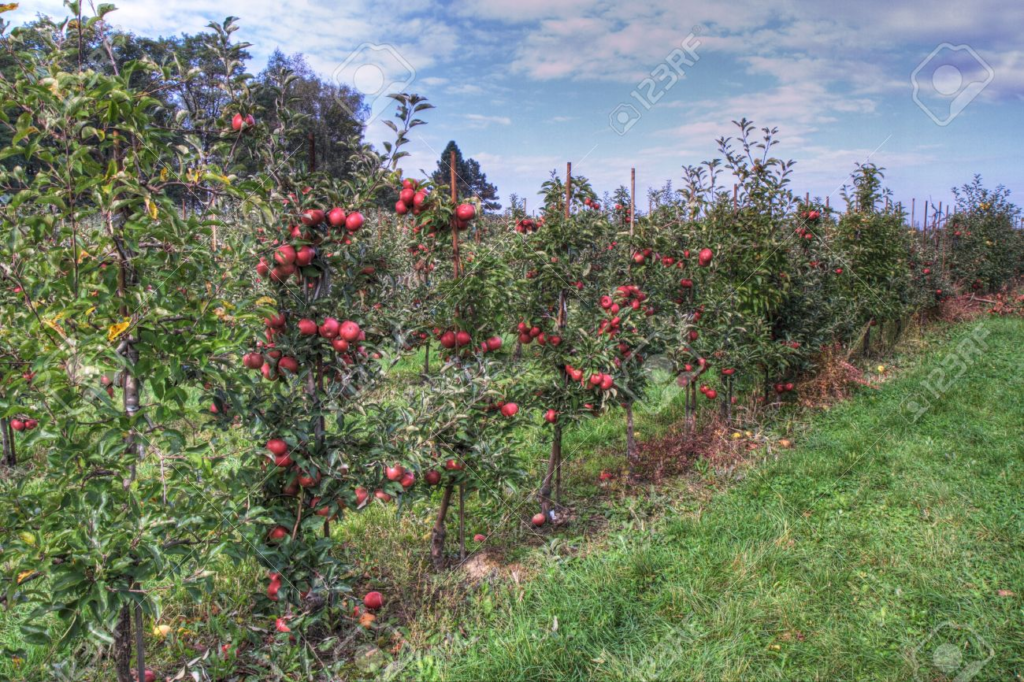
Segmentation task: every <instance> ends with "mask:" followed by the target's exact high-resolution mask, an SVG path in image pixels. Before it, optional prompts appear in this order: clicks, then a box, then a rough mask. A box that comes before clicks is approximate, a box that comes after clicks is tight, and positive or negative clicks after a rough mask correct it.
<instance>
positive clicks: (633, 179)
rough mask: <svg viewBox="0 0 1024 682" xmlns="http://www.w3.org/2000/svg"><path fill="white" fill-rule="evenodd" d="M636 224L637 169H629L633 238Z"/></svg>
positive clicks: (630, 216) (630, 215)
mask: <svg viewBox="0 0 1024 682" xmlns="http://www.w3.org/2000/svg"><path fill="white" fill-rule="evenodd" d="M635 224H636V168H630V169H629V236H630V237H632V236H633V226H634V225H635Z"/></svg>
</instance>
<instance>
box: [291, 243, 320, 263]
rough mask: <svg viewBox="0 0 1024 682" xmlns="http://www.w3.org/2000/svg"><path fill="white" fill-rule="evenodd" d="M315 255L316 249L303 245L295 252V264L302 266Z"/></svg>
mask: <svg viewBox="0 0 1024 682" xmlns="http://www.w3.org/2000/svg"><path fill="white" fill-rule="evenodd" d="M315 255H316V251H314V250H313V248H312V247H309V246H303V247H300V248H299V250H298V251H297V252H296V253H295V265H297V266H299V267H300V268H304V267H306V266H307V265H309V264H310V263H312V262H313V257H314V256H315Z"/></svg>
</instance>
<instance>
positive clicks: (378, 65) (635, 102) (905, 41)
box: [8, 0, 1024, 208]
mask: <svg viewBox="0 0 1024 682" xmlns="http://www.w3.org/2000/svg"><path fill="white" fill-rule="evenodd" d="M120 7H121V8H120V9H119V10H118V11H117V12H116V13H114V14H112V15H110V19H111V21H112V23H115V24H117V25H119V26H121V27H123V28H127V29H129V30H132V31H135V32H137V33H140V34H144V35H150V36H158V35H161V34H163V35H166V34H169V33H174V32H182V31H184V32H195V31H199V30H201V29H202V28H203V26H204V25H205V24H206V22H207V21H210V20H218V21H219V20H221V19H223V17H224V15H225V14H226V13H229V11H230V13H234V14H238V15H239V16H240V19H241V26H242V29H241V30H240V31H239V32H238V34H236V35H238V36H239V38H240V39H242V40H246V41H249V42H252V43H253V44H254V45H253V47H252V48H251V51H252V53H253V55H254V57H255V59H254V63H253V65H252V69H253V70H254V71H258V70H259V69H260V68H261V67H262V65H263V63H264V62H265V60H266V57H267V56H268V55H269V54H270V53H271V52H272V51H273V50H274V49H275V48H280V49H281V50H283V51H284V52H286V53H294V52H303V53H304V54H306V55H307V58H308V59H309V61H310V63H311V64H312V65H313V66H314V68H316V69H317V70H319V71H320V72H322V73H323V74H324V75H325V76H327V77H334V78H337V79H339V80H341V81H343V82H349V83H350V84H351V83H352V81H355V84H356V85H359V86H361V87H363V88H364V89H368V90H373V89H376V87H377V85H378V83H379V81H376V82H375V79H382V80H383V81H384V82H385V84H386V87H387V84H401V83H404V82H406V81H408V80H411V84H410V85H409V86H408V87H407V88H406V89H407V90H410V91H414V92H418V93H420V94H422V95H426V96H427V97H429V98H430V100H431V101H432V102H433V103H434V104H435V105H436V106H437V107H438V108H437V109H436V110H434V111H431V112H428V116H427V117H426V118H427V120H428V121H429V125H427V126H424V127H421V128H418V129H417V134H416V135H415V136H414V139H413V144H412V145H411V146H410V151H412V153H413V156H412V158H411V159H408V160H407V162H406V163H405V164H403V165H404V167H405V169H406V170H407V172H410V173H414V171H416V170H417V169H420V168H423V169H427V170H432V169H433V167H434V165H435V163H436V158H437V155H438V153H439V152H440V150H441V149H442V148H443V147H444V145H445V144H446V143H447V141H448V140H449V139H455V140H456V141H457V142H458V143H459V146H460V147H461V148H462V150H463V152H464V153H465V154H466V155H468V156H472V157H474V158H476V159H477V160H478V161H480V162H481V165H482V167H483V169H484V171H485V172H486V173H487V174H488V177H489V178H490V179H491V180H492V181H493V182H495V183H496V184H497V185H498V188H499V194H500V195H501V198H502V199H503V200H504V199H506V198H507V197H508V195H509V193H511V192H516V193H518V194H519V195H520V196H525V197H527V198H528V200H529V201H530V205H531V208H532V207H533V206H535V205H536V201H537V197H536V192H537V190H538V189H539V185H540V183H541V182H542V181H543V180H544V179H545V178H546V177H547V175H548V173H549V172H550V170H552V169H556V168H557V169H558V170H559V172H560V173H564V169H565V162H566V161H572V162H573V167H574V169H575V170H576V171H577V172H579V173H582V174H584V175H586V176H588V177H589V178H590V179H591V180H592V181H593V183H594V184H595V187H596V189H597V190H598V191H599V192H602V191H605V190H608V191H611V190H613V189H614V188H615V187H616V186H618V185H619V184H628V179H629V170H630V168H631V167H633V166H635V167H636V169H637V185H638V205H639V206H640V207H641V208H644V207H645V206H646V199H645V193H644V189H645V188H646V187H648V186H661V185H662V184H664V182H665V181H666V180H670V179H671V180H672V181H673V183H674V185H675V186H677V187H678V186H679V185H680V176H681V170H680V168H681V166H682V165H684V164H693V163H698V162H700V161H702V160H705V159H710V158H714V157H716V156H717V150H716V144H715V139H716V138H717V137H719V136H721V135H729V134H732V131H733V127H732V125H731V123H730V121H731V120H733V119H736V118H739V117H742V116H746V117H747V118H750V119H753V120H754V121H755V122H756V123H757V124H758V125H759V126H760V125H768V126H777V127H778V128H779V139H780V141H781V142H782V146H781V147H779V149H778V155H779V156H782V157H785V158H791V159H794V160H796V161H797V165H796V171H795V174H794V184H793V186H794V189H795V190H797V191H798V192H800V193H803V192H804V191H809V192H810V193H811V194H812V195H818V196H825V195H831V196H832V201H833V204H837V203H838V202H839V194H838V188H839V187H840V186H841V185H842V184H843V183H844V182H845V181H846V180H847V179H848V176H849V173H850V171H851V170H852V169H853V167H854V162H857V161H860V162H864V161H867V160H870V161H873V162H875V163H877V164H879V165H881V166H884V167H885V168H886V169H887V170H886V184H887V185H888V186H890V187H891V188H892V189H893V190H894V192H895V195H896V197H897V199H903V200H905V201H907V202H909V199H910V198H911V197H916V198H917V200H918V205H919V206H920V204H921V202H922V201H923V200H924V199H925V198H929V199H931V200H932V201H935V202H938V201H943V202H948V201H949V200H950V199H951V194H950V191H949V189H950V187H952V186H953V185H959V184H961V183H964V182H967V181H969V180H970V179H971V176H972V175H973V174H974V173H981V174H982V175H983V176H984V179H985V181H986V184H988V185H995V184H1000V183H1001V184H1004V185H1006V186H1007V187H1009V188H1010V189H1011V190H1012V191H1013V192H1014V198H1015V199H1016V200H1017V201H1022V200H1024V172H1022V171H1021V163H1020V160H1019V159H1020V153H1019V151H1020V147H1021V142H1022V141H1024V140H1022V132H1021V128H1022V124H1024V49H1022V48H1021V41H1020V38H1019V33H1020V29H1021V27H1022V26H1024V3H1021V2H1020V0H973V1H970V2H964V0H930V1H928V2H925V1H923V0H914V1H911V2H892V1H891V0H886V1H883V0H858V1H857V2H821V1H814V0H787V1H785V2H773V3H764V2H756V1H754V0H739V1H735V2H730V3H722V2H715V1H714V0H697V1H690V0H683V1H682V2H680V1H679V0H649V1H648V2H647V3H644V4H643V5H640V4H636V3H614V2H605V1H601V0H561V1H559V0H469V1H466V2H438V1H436V0H406V1H404V2H393V1H391V0H385V1H383V2H369V1H365V2H364V1H363V0H358V1H350V2H345V3H343V4H339V3H328V2H309V1H305V2H303V1H299V2H290V3H287V4H282V3H278V2H273V3H272V2H265V1H264V0H256V1H254V2H246V3H237V5H236V6H235V7H234V8H230V7H228V6H226V5H224V4H221V3H212V2H209V1H208V0H161V1H160V2H157V1H156V0H134V1H133V2H131V3H130V4H129V3H124V2H122V3H121V4H120ZM36 12H42V13H49V14H52V15H61V14H63V10H62V8H61V7H60V5H59V3H57V2H54V1H53V0H45V1H44V2H40V3H33V4H32V5H31V6H30V5H29V4H28V3H23V4H22V8H21V9H19V10H17V12H16V13H15V14H14V18H15V20H19V19H20V20H28V19H30V18H31V17H32V16H33V15H34V14H35V13H36ZM8 16H9V17H10V16H11V15H8ZM944 44H948V45H951V46H953V47H954V48H957V47H959V46H968V47H969V48H970V49H969V50H967V49H949V48H943V47H941V46H942V45H944ZM683 57H685V59H683ZM670 62H674V63H675V67H673V66H672V64H671V63H670ZM919 67H920V69H919ZM915 70H917V71H918V72H917V76H916V81H917V83H918V85H919V89H918V94H917V99H918V100H919V101H920V102H921V105H922V106H919V104H918V103H917V102H915V98H914V82H913V81H914V79H913V78H912V74H914V72H915ZM652 74H653V76H652ZM669 74H672V75H669ZM645 78H652V79H653V80H654V81H655V82H654V84H653V86H652V85H651V84H647V85H644V83H643V81H644V79H645ZM648 91H650V92H651V93H652V94H653V98H652V97H649V96H648V95H647V94H645V93H647V92H648ZM632 93H636V94H635V95H633V94H632ZM652 99H657V102H656V103H653V102H652ZM623 104H626V105H629V106H630V107H632V109H630V108H629V107H625V108H621V109H618V110H617V108H618V107H620V105H623ZM648 106H649V108H648ZM925 109H928V111H930V112H931V116H929V114H928V113H926V111H925ZM375 111H376V110H375ZM621 111H624V112H625V113H624V115H623V118H622V119H621V120H618V121H616V119H615V117H614V116H613V114H615V113H618V112H621ZM389 113H390V112H387V111H384V112H383V113H382V115H383V116H387V115H388V114H389ZM637 114H640V116H639V118H637ZM940 124H944V125H940ZM627 126H628V130H626V131H625V132H624V134H619V133H620V132H622V131H623V128H625V127H627ZM616 128H618V130H616ZM389 132H390V131H388V129H387V128H385V127H384V126H383V125H382V124H381V123H380V118H377V119H375V120H373V121H371V122H370V124H369V125H368V129H367V136H368V138H369V139H370V140H371V141H372V142H375V143H378V142H379V141H381V140H383V139H387V137H388V133H389Z"/></svg>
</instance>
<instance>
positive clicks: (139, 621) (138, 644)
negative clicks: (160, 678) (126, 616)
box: [135, 601, 146, 682]
mask: <svg viewBox="0 0 1024 682" xmlns="http://www.w3.org/2000/svg"><path fill="white" fill-rule="evenodd" d="M143 632H144V630H143V618H142V602H141V601H138V602H135V671H136V673H138V676H137V677H136V680H138V682H144V680H145V679H146V645H145V643H144V641H143Z"/></svg>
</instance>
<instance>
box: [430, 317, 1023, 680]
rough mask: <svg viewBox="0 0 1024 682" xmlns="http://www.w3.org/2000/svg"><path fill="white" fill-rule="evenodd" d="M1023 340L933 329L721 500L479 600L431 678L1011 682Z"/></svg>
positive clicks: (1001, 330)
mask: <svg viewBox="0 0 1024 682" xmlns="http://www.w3.org/2000/svg"><path fill="white" fill-rule="evenodd" d="M979 325H980V327H979ZM979 330H980V331H979ZM1022 338H1024V322H1022V321H1021V320H1013V319H985V320H983V321H981V322H971V323H965V324H961V325H959V326H955V327H953V328H951V329H949V330H947V331H944V332H942V333H941V338H938V339H934V338H933V339H932V340H931V342H930V344H929V347H928V349H927V352H926V353H923V354H921V355H920V356H919V361H917V362H916V363H915V366H914V367H913V368H912V369H910V370H909V371H907V372H905V373H903V375H902V376H900V377H899V378H898V379H895V380H893V381H890V382H888V383H887V384H885V385H884V386H883V387H882V388H881V389H880V390H878V391H862V392H861V394H860V395H859V396H858V397H856V398H855V399H854V400H852V401H850V402H848V403H845V404H843V405H840V406H838V407H835V408H833V409H832V410H830V411H828V412H825V413H822V414H820V415H818V416H816V417H814V419H813V420H812V424H811V428H810V429H809V430H808V432H807V435H806V436H805V437H803V438H802V439H801V440H800V442H799V443H798V447H797V448H796V449H795V450H793V451H791V452H790V453H789V454H788V455H787V456H786V457H784V458H782V459H780V460H778V461H775V462H770V463H766V464H764V465H763V466H760V467H757V468H755V469H754V470H752V472H751V473H750V475H748V476H747V477H746V479H745V480H743V481H742V482H740V483H739V484H737V485H736V486H734V487H732V488H731V489H729V490H728V491H727V492H724V493H723V494H720V495H715V496H713V497H712V498H711V499H710V501H708V502H706V503H701V504H699V505H696V506H694V507H692V508H691V509H689V511H688V512H686V513H684V514H682V515H678V514H665V515H663V517H662V519H661V521H659V522H657V523H655V524H653V525H652V526H650V527H646V528H638V527H636V526H631V527H629V528H627V529H626V530H621V529H620V530H617V531H616V532H614V533H613V534H612V535H610V536H609V537H607V538H606V540H605V541H604V542H603V544H602V548H601V549H600V550H598V551H595V552H591V553H584V554H582V555H581V556H580V557H579V558H569V559H564V560H559V561H551V562H549V563H548V565H547V566H546V568H544V569H542V570H541V571H540V573H539V574H538V575H537V576H536V578H535V579H533V580H531V581H528V582H524V583H523V584H522V585H518V584H517V585H515V586H510V587H503V588H498V589H497V590H491V589H486V590H483V591H481V593H480V594H479V595H478V596H477V597H476V599H475V603H474V604H473V606H472V607H471V608H470V609H468V610H467V611H466V612H465V613H468V614H469V615H466V616H465V617H464V621H463V622H462V623H460V624H459V625H461V628H462V630H463V631H464V632H473V633H479V635H478V636H476V637H473V638H472V639H467V640H461V643H460V644H458V645H454V646H451V647H450V648H449V653H450V656H449V657H448V658H446V659H444V660H442V661H441V662H440V670H439V671H438V672H439V673H440V675H439V676H440V677H442V678H443V679H447V680H453V681H455V680H467V681H468V680H474V681H477V680H503V681H511V680H551V681H555V680H557V681H560V682H561V681H569V680H651V681H654V680H659V681H660V680H665V681H669V680H673V681H674V680H691V679H693V680H774V679H778V680H783V679H785V680H908V679H915V677H916V679H921V680H928V681H932V680H953V679H974V680H1013V679H1021V675H1022V674H1024V602H1022V596H1024V438H1022V434H1024V369H1022V367H1021V361H1022V360H1024V352H1022V351H1021V339H1022ZM972 349H975V350H980V351H981V352H980V353H977V352H972ZM961 368H964V369H961ZM953 379H955V381H952V380H953ZM925 382H930V384H931V385H934V386H940V385H941V386H946V385H948V386H949V387H948V390H945V392H939V393H940V395H938V397H935V396H934V395H931V394H930V393H929V391H928V389H927V387H926V383H925ZM923 396H926V397H927V402H928V403H929V406H928V408H927V409H925V410H924V411H923V413H921V414H920V415H919V417H918V418H917V419H916V420H914V419H913V418H909V419H908V417H912V415H914V414H916V413H917V412H918V411H917V410H914V409H911V408H914V407H916V406H917V405H922V406H923V405H924V404H925V402H926V401H925V400H924V399H923V398H922V397H923ZM908 406H909V407H908ZM437 665H438V662H437V659H436V658H435V659H431V661H430V665H429V666H426V667H430V668H432V669H435V670H436V669H437V668H436V666H437ZM424 667H425V666H424V662H423V661H420V663H419V668H420V669H423V668H424ZM957 675H964V677H957Z"/></svg>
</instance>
